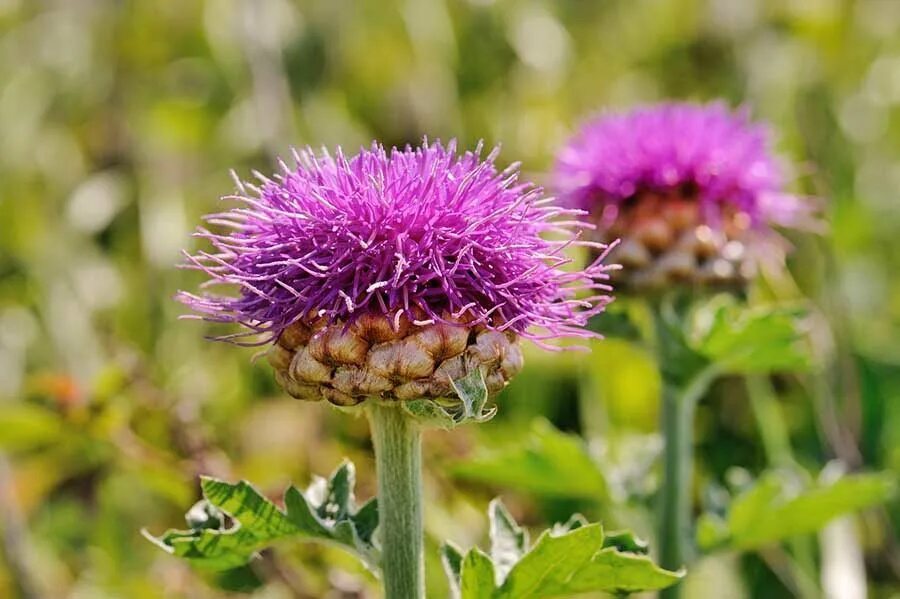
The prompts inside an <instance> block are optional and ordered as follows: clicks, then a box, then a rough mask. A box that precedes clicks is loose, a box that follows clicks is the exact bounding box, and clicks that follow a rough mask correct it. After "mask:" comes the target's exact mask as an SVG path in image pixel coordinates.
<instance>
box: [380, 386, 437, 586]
mask: <svg viewBox="0 0 900 599" xmlns="http://www.w3.org/2000/svg"><path fill="white" fill-rule="evenodd" d="M369 404H370V405H369V407H368V414H369V422H370V424H371V427H372V438H373V440H374V442H375V463H376V468H377V471H378V513H379V520H380V524H379V530H380V533H379V534H380V535H381V537H380V538H381V546H382V558H381V560H382V561H381V570H382V576H383V578H384V589H385V597H386V599H424V597H425V561H424V554H423V544H424V541H423V538H424V537H423V527H422V439H421V432H420V430H419V427H418V425H417V424H416V423H415V422H414V421H413V420H412V419H411V418H409V417H408V416H407V415H406V414H405V413H404V412H403V410H402V409H401V408H400V407H399V406H392V405H384V404H378V403H376V402H374V401H371V402H369Z"/></svg>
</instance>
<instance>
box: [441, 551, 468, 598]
mask: <svg viewBox="0 0 900 599" xmlns="http://www.w3.org/2000/svg"><path fill="white" fill-rule="evenodd" d="M462 563H463V554H462V551H460V549H459V547H457V546H456V545H454V544H453V543H451V542H450V541H447V542H445V543H444V544H443V545H441V565H443V566H444V572H445V573H446V574H447V579H448V580H449V582H450V592H451V594H452V595H453V596H455V597H456V596H459V594H460V592H461V591H460V586H459V585H460V581H461V579H462Z"/></svg>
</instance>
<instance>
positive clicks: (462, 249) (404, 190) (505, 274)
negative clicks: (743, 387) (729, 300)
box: [178, 140, 611, 344]
mask: <svg viewBox="0 0 900 599" xmlns="http://www.w3.org/2000/svg"><path fill="white" fill-rule="evenodd" d="M498 153H499V150H498V149H494V150H493V151H491V152H490V154H488V155H487V157H485V158H482V157H481V155H480V154H481V145H479V146H478V148H476V150H475V151H474V152H465V153H462V154H457V152H456V144H455V142H452V141H451V142H450V143H449V144H448V145H447V146H444V145H442V144H440V143H428V142H427V140H426V141H425V143H424V144H423V145H422V146H421V147H417V148H412V147H409V146H407V147H406V148H404V149H403V150H398V149H396V148H394V149H391V150H385V149H384V148H383V147H382V146H381V145H379V144H377V143H373V144H372V146H371V147H370V149H368V150H365V149H362V150H361V151H360V153H359V154H357V155H356V156H353V157H346V156H345V155H344V154H343V153H342V152H341V150H340V149H338V151H337V153H336V156H334V157H332V156H330V155H329V154H328V153H327V152H323V153H322V154H321V155H316V154H315V153H314V152H313V151H311V150H309V149H307V150H304V151H301V152H295V153H294V158H295V160H296V166H295V167H290V166H288V165H287V164H285V163H284V162H281V163H280V166H281V172H280V173H278V174H276V175H274V176H273V177H272V178H268V177H265V176H263V175H261V174H259V173H254V174H255V176H256V178H257V179H258V180H259V182H258V184H251V183H245V182H241V181H239V180H237V179H236V183H237V187H238V189H239V192H240V194H239V195H235V196H227V197H226V198H225V199H232V200H236V201H238V202H239V203H240V204H241V205H240V206H239V207H236V208H233V209H231V210H229V211H226V212H221V213H218V214H213V215H210V216H207V217H206V221H207V222H208V223H209V224H210V225H214V226H215V227H216V228H218V229H221V230H223V231H224V232H220V233H216V232H212V231H210V230H208V229H206V228H199V229H198V232H197V233H196V236H197V237H200V238H203V239H206V240H208V241H209V243H210V244H211V245H212V246H213V248H214V250H213V251H211V252H208V251H199V252H197V253H196V254H195V255H189V254H187V253H186V254H185V255H186V256H187V259H188V263H187V265H186V266H187V267H189V268H194V269H199V270H201V271H203V272H205V273H206V274H207V275H209V277H210V279H209V281H207V282H206V283H205V284H204V288H208V287H210V286H220V285H225V286H229V287H236V288H238V289H239V293H238V294H237V295H224V294H219V293H214V292H211V291H206V292H203V293H201V294H193V293H188V292H181V293H179V295H178V298H179V300H180V301H182V302H183V303H185V304H186V305H188V306H189V307H191V308H192V309H193V310H194V311H195V312H197V313H198V314H199V315H200V316H199V317H202V318H204V319H206V320H210V321H216V322H232V323H239V324H241V325H243V326H244V327H246V329H247V330H246V331H243V332H240V333H236V334H233V335H227V336H224V337H219V339H231V340H237V341H240V340H241V339H242V338H246V337H247V336H255V335H257V334H261V339H262V340H261V341H260V340H257V341H255V342H251V343H248V344H263V343H266V342H268V341H271V340H273V339H277V338H278V337H279V336H280V335H281V334H282V332H283V331H285V329H287V328H288V327H289V326H291V325H292V324H294V323H303V322H306V321H312V320H319V321H324V322H326V323H327V324H329V325H331V324H337V323H352V322H353V321H354V320H355V319H356V318H358V317H359V316H361V315H363V314H373V313H374V314H378V315H381V316H385V317H388V318H390V319H391V321H392V322H394V323H395V324H396V326H397V327H399V323H400V320H401V318H406V319H409V320H410V321H411V322H412V324H413V325H415V326H426V325H429V324H431V323H459V322H465V323H467V324H469V325H472V326H475V325H478V326H481V327H482V328H486V329H489V330H495V331H508V332H511V333H515V334H519V335H522V336H525V337H528V338H531V339H534V340H537V341H538V342H540V340H542V339H548V338H551V337H557V336H588V335H590V333H588V332H587V331H585V330H584V329H583V328H582V327H583V326H584V325H585V323H586V322H587V320H588V318H590V317H591V316H592V315H594V314H597V313H598V312H600V311H602V310H603V308H604V307H605V305H606V304H607V303H608V302H609V301H610V300H611V298H610V297H609V296H608V295H607V293H608V292H609V291H610V287H609V286H608V284H607V283H606V280H607V279H608V270H609V269H610V267H608V266H604V265H603V264H602V259H603V257H605V253H606V249H607V246H605V245H603V244H598V243H595V242H591V241H584V240H582V239H581V238H580V236H581V233H580V230H581V229H583V228H590V227H591V225H588V224H585V223H582V222H579V221H578V220H577V218H576V216H577V215H579V214H581V212H580V211H578V210H576V209H570V208H561V207H558V206H554V205H553V204H552V203H551V202H550V201H549V200H548V199H545V198H543V197H542V191H541V189H539V188H537V187H534V186H533V185H531V184H529V183H523V182H520V181H519V171H518V165H512V166H510V167H508V168H506V169H505V170H502V171H499V170H498V169H497V168H496V167H495V165H494V160H495V159H496V157H497V155H498ZM548 237H552V239H550V238H548ZM573 245H582V246H584V245H588V246H592V247H595V248H596V249H597V250H598V251H599V254H600V256H599V257H598V259H597V260H596V261H594V262H593V263H592V264H591V265H590V266H588V267H587V268H585V269H584V270H581V271H579V270H572V269H564V268H563V267H564V266H565V265H566V264H567V263H569V262H570V260H569V259H568V258H566V257H565V255H564V250H565V248H566V247H567V246H573Z"/></svg>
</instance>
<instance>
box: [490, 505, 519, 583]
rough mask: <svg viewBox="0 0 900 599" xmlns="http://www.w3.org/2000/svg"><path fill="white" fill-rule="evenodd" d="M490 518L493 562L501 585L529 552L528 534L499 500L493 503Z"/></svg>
mask: <svg viewBox="0 0 900 599" xmlns="http://www.w3.org/2000/svg"><path fill="white" fill-rule="evenodd" d="M488 517H489V519H490V525H491V526H490V537H491V561H493V562H494V571H495V576H496V577H497V584H500V583H502V582H503V580H504V579H505V578H506V575H507V574H508V573H509V571H510V570H512V568H513V566H515V565H516V562H518V561H519V560H520V559H522V556H523V555H524V554H525V552H526V551H527V550H528V532H527V531H525V530H523V529H522V528H521V527H520V526H519V525H518V524H517V523H516V521H515V520H514V519H513V517H512V515H510V513H509V512H508V511H506V507H505V506H504V505H503V503H502V502H501V501H500V500H499V499H494V500H493V501H492V502H491V504H490V506H489V507H488Z"/></svg>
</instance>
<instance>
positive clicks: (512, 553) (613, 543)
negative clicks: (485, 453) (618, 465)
mask: <svg viewBox="0 0 900 599" xmlns="http://www.w3.org/2000/svg"><path fill="white" fill-rule="evenodd" d="M490 515H491V545H492V546H491V557H488V556H487V555H485V554H484V553H483V552H481V551H480V550H479V549H478V548H477V547H476V548H473V549H472V550H470V551H469V552H468V553H466V554H465V556H463V555H462V554H461V552H460V551H459V549H457V548H456V547H454V546H452V545H445V547H444V549H443V560H444V566H445V569H446V570H447V573H448V576H449V577H450V587H451V590H452V592H453V596H454V597H456V598H457V599H528V598H535V599H537V598H538V597H542V598H543V597H567V596H571V595H577V594H581V593H589V592H598V591H604V592H609V593H631V592H638V591H651V590H657V589H662V588H665V587H667V586H670V585H672V584H675V583H676V582H678V580H679V579H681V577H682V576H683V575H684V574H683V572H669V571H667V570H663V569H661V568H659V567H658V566H656V565H655V564H654V563H653V562H652V561H650V558H648V557H647V556H646V555H643V554H642V553H643V552H646V544H645V543H643V542H642V541H640V540H639V539H636V538H635V537H634V536H633V535H632V534H630V533H627V532H621V533H617V534H615V535H611V536H610V538H609V539H607V538H606V537H605V536H604V534H603V529H602V527H601V526H600V525H599V524H587V523H585V522H584V519H583V518H581V517H577V518H576V517H573V518H572V519H570V520H569V522H568V523H567V524H565V525H557V526H554V527H553V528H552V529H551V530H548V531H544V533H542V534H541V535H540V537H539V538H538V540H537V542H536V543H535V544H534V546H533V547H531V548H529V547H528V539H527V535H526V534H525V532H524V531H523V530H522V529H521V527H520V526H519V525H518V524H517V523H516V522H515V521H514V520H513V519H512V517H511V516H510V515H509V512H507V511H506V508H504V507H503V505H502V504H501V503H500V502H499V500H494V501H493V502H491V507H490ZM632 548H637V549H638V550H639V551H638V552H634V551H631V549H632ZM498 558H499V560H500V562H499V563H498Z"/></svg>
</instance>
